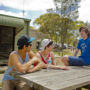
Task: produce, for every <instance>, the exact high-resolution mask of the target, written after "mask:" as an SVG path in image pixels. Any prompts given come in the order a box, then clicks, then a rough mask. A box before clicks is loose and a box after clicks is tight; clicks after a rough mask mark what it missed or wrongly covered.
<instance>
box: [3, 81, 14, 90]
mask: <svg viewBox="0 0 90 90" xmlns="http://www.w3.org/2000/svg"><path fill="white" fill-rule="evenodd" d="M14 88H15V85H14V83H13V82H12V80H5V81H4V82H3V85H2V90H14Z"/></svg>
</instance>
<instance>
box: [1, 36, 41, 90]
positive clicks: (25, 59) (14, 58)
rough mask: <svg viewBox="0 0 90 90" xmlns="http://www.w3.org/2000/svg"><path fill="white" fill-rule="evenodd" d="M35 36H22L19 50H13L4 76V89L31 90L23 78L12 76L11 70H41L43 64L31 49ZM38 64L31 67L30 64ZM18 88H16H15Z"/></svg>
mask: <svg viewBox="0 0 90 90" xmlns="http://www.w3.org/2000/svg"><path fill="white" fill-rule="evenodd" d="M33 40H34V38H29V37H28V36H21V37H20V38H19V39H18V41H17V46H18V50H17V51H13V52H11V53H10V55H9V60H8V68H7V70H6V71H5V74H4V77H3V86H2V90H30V87H28V85H27V84H26V83H25V82H24V81H21V80H18V79H15V78H14V77H12V76H10V75H9V73H10V72H11V71H18V72H21V73H25V72H34V71H37V70H40V69H41V67H42V65H41V62H40V60H39V59H38V58H37V57H35V55H34V53H33V52H32V51H31V46H32V41H33ZM35 63H36V64H37V66H36V67H33V68H32V69H30V66H32V65H33V64H35ZM15 88H16V89H15Z"/></svg>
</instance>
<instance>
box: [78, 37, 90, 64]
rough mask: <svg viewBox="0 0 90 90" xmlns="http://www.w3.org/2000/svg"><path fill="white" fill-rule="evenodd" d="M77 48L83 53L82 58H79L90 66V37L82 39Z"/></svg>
mask: <svg viewBox="0 0 90 90" xmlns="http://www.w3.org/2000/svg"><path fill="white" fill-rule="evenodd" d="M77 48H78V49H79V50H80V51H81V56H79V57H80V58H83V59H84V61H85V62H87V63H88V64H89V65H90V37H89V38H87V39H86V40H84V39H80V40H79V42H78V45H77Z"/></svg>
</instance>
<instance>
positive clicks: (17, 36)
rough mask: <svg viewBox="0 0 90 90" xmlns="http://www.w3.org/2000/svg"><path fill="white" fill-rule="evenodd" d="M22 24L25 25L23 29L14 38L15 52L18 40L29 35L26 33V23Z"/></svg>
mask: <svg viewBox="0 0 90 90" xmlns="http://www.w3.org/2000/svg"><path fill="white" fill-rule="evenodd" d="M24 23H25V25H24V28H23V29H22V30H21V31H20V32H19V33H18V34H16V36H15V45H14V48H15V50H17V49H18V47H17V40H18V38H19V37H21V36H23V35H27V34H28V35H29V33H30V32H29V31H27V27H28V22H26V21H25V22H24Z"/></svg>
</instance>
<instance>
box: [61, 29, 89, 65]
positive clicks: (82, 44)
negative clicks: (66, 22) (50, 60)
mask: <svg viewBox="0 0 90 90" xmlns="http://www.w3.org/2000/svg"><path fill="white" fill-rule="evenodd" d="M79 32H80V35H81V37H82V39H80V40H79V42H78V45H77V49H76V51H75V53H74V55H73V56H64V57H63V58H62V59H61V60H62V62H63V63H64V64H65V65H66V66H67V65H70V66H88V65H90V31H89V29H88V28H87V27H81V28H80V29H79ZM79 51H80V52H81V55H80V56H79V57H76V56H77V54H78V52H79Z"/></svg>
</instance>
